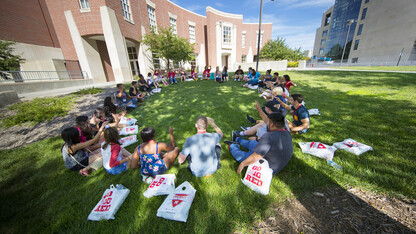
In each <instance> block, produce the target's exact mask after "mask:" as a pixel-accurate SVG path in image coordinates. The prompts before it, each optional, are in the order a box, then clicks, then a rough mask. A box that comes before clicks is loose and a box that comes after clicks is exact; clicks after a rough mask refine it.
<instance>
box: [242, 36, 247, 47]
mask: <svg viewBox="0 0 416 234" xmlns="http://www.w3.org/2000/svg"><path fill="white" fill-rule="evenodd" d="M241 47H243V48H245V47H246V34H245V33H243V36H242V37H241Z"/></svg>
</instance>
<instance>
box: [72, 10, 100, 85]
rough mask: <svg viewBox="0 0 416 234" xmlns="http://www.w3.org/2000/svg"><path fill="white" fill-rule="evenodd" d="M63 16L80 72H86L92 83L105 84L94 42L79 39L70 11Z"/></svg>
mask: <svg viewBox="0 0 416 234" xmlns="http://www.w3.org/2000/svg"><path fill="white" fill-rule="evenodd" d="M64 14H65V18H66V22H67V24H68V28H69V33H70V34H71V38H72V42H73V43H74V47H75V52H76V53H77V56H78V60H79V65H80V66H81V70H83V71H86V72H87V73H88V77H90V78H93V79H94V83H102V82H106V78H105V73H104V69H103V65H102V63H101V58H100V54H99V53H98V49H97V43H96V42H95V41H94V40H86V39H84V38H83V37H81V35H80V34H79V31H78V28H77V25H76V23H75V20H74V17H73V16H72V13H71V11H65V12H64Z"/></svg>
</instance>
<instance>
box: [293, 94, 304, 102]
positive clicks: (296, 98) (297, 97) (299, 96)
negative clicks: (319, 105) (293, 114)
mask: <svg viewBox="0 0 416 234" xmlns="http://www.w3.org/2000/svg"><path fill="white" fill-rule="evenodd" d="M292 98H293V100H294V101H298V103H302V102H303V95H302V94H292Z"/></svg>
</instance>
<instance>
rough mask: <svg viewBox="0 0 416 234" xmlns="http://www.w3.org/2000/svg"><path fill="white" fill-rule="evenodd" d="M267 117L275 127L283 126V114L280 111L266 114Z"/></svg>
mask: <svg viewBox="0 0 416 234" xmlns="http://www.w3.org/2000/svg"><path fill="white" fill-rule="evenodd" d="M268 118H269V119H270V120H271V121H272V123H273V124H274V126H276V127H277V128H284V127H285V116H284V115H283V114H282V113H281V112H273V113H270V114H269V115H268Z"/></svg>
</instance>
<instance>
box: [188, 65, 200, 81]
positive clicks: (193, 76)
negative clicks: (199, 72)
mask: <svg viewBox="0 0 416 234" xmlns="http://www.w3.org/2000/svg"><path fill="white" fill-rule="evenodd" d="M190 78H192V79H194V80H195V81H197V80H198V78H197V77H196V72H195V66H192V67H191V76H190Z"/></svg>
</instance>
